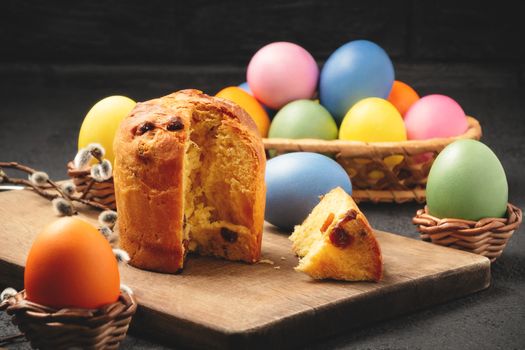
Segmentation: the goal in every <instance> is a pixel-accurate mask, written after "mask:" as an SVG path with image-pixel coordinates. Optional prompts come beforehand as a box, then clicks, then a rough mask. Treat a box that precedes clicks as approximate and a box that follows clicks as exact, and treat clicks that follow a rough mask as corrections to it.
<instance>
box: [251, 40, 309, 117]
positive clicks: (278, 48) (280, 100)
mask: <svg viewBox="0 0 525 350" xmlns="http://www.w3.org/2000/svg"><path fill="white" fill-rule="evenodd" d="M318 78H319V68H318V67H317V63H316V62H315V60H314V58H313V57H312V55H311V54H310V53H309V52H308V51H306V50H305V49H304V48H302V47H301V46H299V45H297V44H294V43H289V42H275V43H271V44H268V45H266V46H264V47H262V48H261V49H259V51H257V52H256V53H255V55H254V56H253V57H252V59H251V60H250V63H249V64H248V69H247V73H246V80H247V82H248V85H249V86H250V89H251V91H252V92H253V95H254V96H255V98H257V100H259V101H261V102H262V103H263V104H265V105H267V106H268V107H270V108H273V109H279V108H281V107H282V106H284V105H285V104H287V103H288V102H291V101H294V100H299V99H308V98H311V97H312V96H313V95H314V93H315V90H316V87H317V81H318Z"/></svg>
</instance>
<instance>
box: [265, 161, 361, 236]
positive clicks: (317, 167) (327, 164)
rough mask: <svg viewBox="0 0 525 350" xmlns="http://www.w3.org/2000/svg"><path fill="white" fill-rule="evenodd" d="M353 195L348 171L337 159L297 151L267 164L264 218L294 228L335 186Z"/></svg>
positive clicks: (289, 228) (278, 224)
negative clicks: (320, 197)
mask: <svg viewBox="0 0 525 350" xmlns="http://www.w3.org/2000/svg"><path fill="white" fill-rule="evenodd" d="M338 186H339V187H341V188H343V189H344V190H345V191H346V192H348V193H349V194H352V183H351V182H350V178H349V177H348V174H347V173H346V171H345V170H344V169H343V167H342V166H341V165H339V164H338V163H337V162H336V161H334V160H333V159H331V158H328V157H326V156H323V155H321V154H318V153H310V152H294V153H287V154H283V155H280V156H277V157H275V158H272V159H270V160H269V161H268V162H267V164H266V213H265V219H266V221H268V222H270V223H271V224H273V225H275V226H277V227H280V228H282V229H284V230H289V231H291V230H292V229H293V227H294V226H295V225H299V224H301V223H302V222H303V221H304V219H306V217H307V216H308V214H309V213H310V212H311V211H312V209H313V208H314V207H315V206H316V205H317V204H318V203H319V200H320V199H319V196H321V195H324V194H326V193H328V192H329V191H330V190H332V189H333V188H335V187H338Z"/></svg>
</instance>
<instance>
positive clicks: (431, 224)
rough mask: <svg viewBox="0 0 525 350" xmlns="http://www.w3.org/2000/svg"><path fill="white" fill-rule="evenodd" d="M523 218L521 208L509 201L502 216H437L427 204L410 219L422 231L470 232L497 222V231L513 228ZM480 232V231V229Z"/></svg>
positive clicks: (489, 226) (486, 227)
mask: <svg viewBox="0 0 525 350" xmlns="http://www.w3.org/2000/svg"><path fill="white" fill-rule="evenodd" d="M522 220H523V213H522V210H521V209H520V208H518V207H516V206H515V205H513V204H511V203H507V211H506V215H505V217H503V218H494V217H487V218H482V219H480V220H477V221H473V220H465V219H457V218H438V217H436V216H433V215H431V214H429V211H428V206H427V205H425V207H424V208H423V209H419V210H418V211H417V213H416V215H415V216H414V218H413V219H412V221H413V223H414V224H415V225H419V226H420V228H421V229H422V230H424V231H425V232H424V233H438V232H444V231H452V230H454V231H456V232H457V233H466V234H468V233H470V232H471V231H472V230H476V231H480V229H487V230H488V229H494V227H493V225H492V226H491V224H492V223H497V226H498V229H497V230H498V231H502V232H503V231H510V230H515V229H517V227H518V226H519V225H520V224H521V222H522ZM428 228H440V230H439V231H438V230H434V231H432V230H431V231H430V232H427V231H428ZM480 232H481V231H480Z"/></svg>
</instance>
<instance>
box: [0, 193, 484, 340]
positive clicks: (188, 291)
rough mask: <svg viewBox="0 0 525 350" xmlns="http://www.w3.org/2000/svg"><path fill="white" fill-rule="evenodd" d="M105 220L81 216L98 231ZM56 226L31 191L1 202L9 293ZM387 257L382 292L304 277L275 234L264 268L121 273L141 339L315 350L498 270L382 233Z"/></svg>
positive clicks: (214, 264) (210, 264)
mask: <svg viewBox="0 0 525 350" xmlns="http://www.w3.org/2000/svg"><path fill="white" fill-rule="evenodd" d="M96 215H97V213H96V212H94V211H91V210H87V209H86V210H84V211H83V213H82V214H81V216H82V217H85V218H86V219H88V220H89V221H92V222H94V223H95V222H96ZM55 219H56V216H55V215H54V214H53V212H52V209H51V204H50V203H49V202H48V201H46V200H45V199H42V198H40V197H39V196H37V195H36V194H34V193H32V192H30V191H26V190H23V191H10V192H3V193H0V285H4V286H6V285H10V286H15V287H18V288H21V287H22V286H21V284H22V280H23V278H22V277H23V265H24V263H25V259H26V256H27V253H28V251H29V248H30V246H31V242H32V240H33V238H34V237H35V235H36V234H37V233H38V232H39V230H40V229H41V228H42V227H43V226H44V225H46V224H47V223H49V222H51V221H53V220H55ZM376 234H377V238H378V240H379V242H380V245H381V249H382V251H383V259H384V270H385V274H384V278H383V280H382V281H381V282H379V283H362V282H361V283H348V282H336V281H314V280H312V279H310V278H309V277H308V276H306V275H304V274H302V273H299V272H296V271H294V269H293V268H294V266H295V265H296V264H297V258H296V257H295V256H294V255H293V254H292V253H291V250H290V242H289V240H288V239H287V235H286V234H283V233H279V232H277V231H276V230H275V229H274V228H272V227H271V226H270V225H268V226H267V227H265V233H264V239H263V249H262V250H263V253H262V255H263V258H264V259H267V260H268V261H271V262H273V264H270V263H269V262H266V263H258V264H255V265H247V264H243V263H234V262H228V261H224V260H219V259H214V258H206V257H190V259H188V262H187V265H186V267H185V269H184V272H183V273H182V274H179V275H166V274H159V273H152V272H147V271H141V270H139V269H135V268H133V267H128V266H123V267H121V275H122V282H123V283H125V284H127V285H128V286H130V287H131V288H132V289H133V290H134V291H135V294H136V296H137V299H138V302H139V304H140V307H139V310H138V313H137V315H136V316H135V318H134V320H133V329H132V331H134V332H135V334H138V335H145V334H148V335H151V336H154V337H155V339H156V340H159V341H165V342H167V343H170V344H179V345H185V346H190V347H202V348H203V347H208V348H210V347H211V348H268V347H277V348H281V347H285V346H293V345H300V344H305V343H307V342H309V341H311V340H313V339H317V338H320V337H326V336H329V335H333V334H336V333H338V332H341V331H344V330H348V329H350V328H352V327H357V326H363V325H365V324H368V323H370V322H373V321H378V320H381V319H386V318H392V317H394V316H397V315H401V314H405V313H407V312H410V311H414V310H417V309H421V308H424V307H427V306H430V305H433V304H437V303H442V302H445V301H447V300H451V299H454V298H458V297H460V296H464V295H467V294H470V293H474V292H476V291H479V290H482V289H485V288H487V287H488V286H489V284H490V263H489V260H488V259H486V258H484V257H481V256H478V255H474V254H469V253H465V252H461V251H457V250H453V249H449V248H443V247H439V246H435V245H432V244H430V243H425V242H421V241H418V240H414V239H410V238H406V237H403V236H399V235H395V234H392V233H387V232H381V231H376Z"/></svg>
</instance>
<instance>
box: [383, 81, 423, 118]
mask: <svg viewBox="0 0 525 350" xmlns="http://www.w3.org/2000/svg"><path fill="white" fill-rule="evenodd" d="M417 100H419V95H418V94H417V92H416V90H414V89H413V88H412V87H411V86H409V85H408V84H406V83H403V82H402V81H399V80H396V81H394V84H393V85H392V90H391V91H390V94H389V95H388V102H390V103H392V104H393V105H394V106H395V107H396V108H397V110H398V111H399V113H401V116H402V117H404V116H405V114H406V113H407V112H408V110H409V109H410V107H411V106H412V105H413V104H414V103H415V102H416V101H417Z"/></svg>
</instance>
